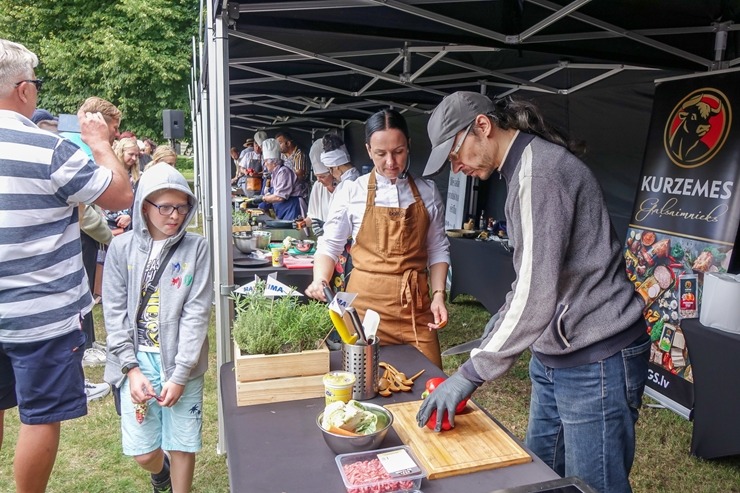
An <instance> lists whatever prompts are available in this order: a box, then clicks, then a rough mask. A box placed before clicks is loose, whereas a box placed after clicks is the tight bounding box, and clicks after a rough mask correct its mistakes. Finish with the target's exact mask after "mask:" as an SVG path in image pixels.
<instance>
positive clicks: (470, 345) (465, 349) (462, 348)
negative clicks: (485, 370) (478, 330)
mask: <svg viewBox="0 0 740 493" xmlns="http://www.w3.org/2000/svg"><path fill="white" fill-rule="evenodd" d="M482 342H483V338H482V337H479V338H478V339H473V340H472V341H468V342H463V343H462V344H458V345H457V346H452V347H451V348H449V349H445V350H444V351H442V356H452V355H453V354H463V353H469V352H470V351H472V350H473V349H475V348H477V347H480V345H481V343H482Z"/></svg>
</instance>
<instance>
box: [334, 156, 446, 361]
mask: <svg viewBox="0 0 740 493" xmlns="http://www.w3.org/2000/svg"><path fill="white" fill-rule="evenodd" d="M409 186H410V187H411V192H412V193H413V195H414V203H412V204H411V205H409V207H408V208H406V209H402V208H398V207H378V206H376V205H375V190H376V188H377V182H376V180H375V172H374V171H373V172H371V173H370V181H369V182H368V187H367V202H366V204H365V216H364V217H363V219H362V225H361V226H360V230H359V231H358V233H357V238H355V243H354V245H352V262H353V269H352V275H351V276H349V278H350V279H349V284H348V286H347V291H348V292H350V293H357V298H355V301H354V302H353V303H352V306H354V307H355V308H356V309H357V311H358V312H359V313H360V316H362V317H364V315H365V310H366V309H368V308H372V309H373V310H375V311H376V312H378V313H379V314H380V326H379V328H378V335H379V337H380V343H381V345H389V344H412V345H414V346H415V347H416V348H417V349H418V350H419V351H421V352H422V353H424V355H425V356H426V357H427V358H429V359H430V360H432V362H433V363H434V364H436V365H437V366H439V367H440V368H441V367H442V357H441V355H440V350H439V339H438V338H437V332H436V331H434V330H429V327H427V324H428V323H430V322H434V316H433V315H432V312H431V311H430V309H429V305H430V303H431V300H430V298H429V283H428V271H427V261H428V255H427V244H426V239H427V231H428V230H429V214H428V213H427V210H426V207H425V206H424V202H423V201H422V200H421V196H420V195H419V190H418V189H417V188H416V184H415V183H414V180H413V179H412V178H411V177H409Z"/></svg>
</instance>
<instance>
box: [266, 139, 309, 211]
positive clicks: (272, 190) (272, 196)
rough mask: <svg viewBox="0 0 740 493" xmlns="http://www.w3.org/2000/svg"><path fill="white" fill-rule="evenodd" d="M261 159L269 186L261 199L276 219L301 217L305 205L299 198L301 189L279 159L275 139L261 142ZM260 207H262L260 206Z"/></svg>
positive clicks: (294, 177) (278, 149)
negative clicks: (267, 175) (271, 210)
mask: <svg viewBox="0 0 740 493" xmlns="http://www.w3.org/2000/svg"><path fill="white" fill-rule="evenodd" d="M262 158H263V160H264V164H265V168H267V171H268V172H269V173H270V176H271V178H270V186H269V187H268V188H266V189H265V195H264V196H263V197H262V200H263V203H266V204H268V205H270V206H272V208H273V209H274V210H275V216H276V217H277V219H284V220H288V221H292V220H293V219H296V218H299V217H303V216H304V215H305V214H304V212H305V210H306V203H305V201H304V200H303V197H301V188H300V185H299V183H298V177H297V176H296V174H295V172H294V171H293V170H292V169H290V168H289V167H287V166H285V165H284V164H283V159H282V158H281V157H280V144H278V141H277V140H275V139H266V140H264V141H263V142H262ZM260 207H263V205H262V204H261V205H260Z"/></svg>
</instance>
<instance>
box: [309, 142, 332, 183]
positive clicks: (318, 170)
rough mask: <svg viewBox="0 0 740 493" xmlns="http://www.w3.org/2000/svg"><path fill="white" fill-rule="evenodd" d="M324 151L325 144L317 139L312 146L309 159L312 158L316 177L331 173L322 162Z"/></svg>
mask: <svg viewBox="0 0 740 493" xmlns="http://www.w3.org/2000/svg"><path fill="white" fill-rule="evenodd" d="M323 150H324V144H323V142H322V141H321V139H316V140H315V141H314V142H313V144H312V145H311V150H310V151H308V157H310V158H311V166H312V167H313V173H314V174H315V175H323V174H324V173H328V172H329V168H327V167H326V166H324V164H323V163H322V162H321V153H322V152H323Z"/></svg>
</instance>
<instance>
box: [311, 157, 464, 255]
mask: <svg viewBox="0 0 740 493" xmlns="http://www.w3.org/2000/svg"><path fill="white" fill-rule="evenodd" d="M372 173H375V179H376V181H377V189H376V190H375V205H376V206H380V207H400V208H404V209H406V208H408V206H409V205H411V204H412V203H413V202H414V195H413V193H412V192H411V187H409V181H408V179H401V178H398V179H396V183H395V184H393V183H391V181H390V180H389V179H388V178H386V177H384V176H382V175H379V174H378V173H376V172H375V170H373V171H372ZM369 180H370V173H367V174H365V175H362V176H361V177H359V178H358V179H357V180H355V181H344V182H342V186H341V187H340V188H339V189H338V190H335V191H334V193H333V194H332V195H333V196H332V200H331V206H330V208H329V215H328V217H327V219H326V222H325V223H324V234H323V236H321V237H319V240H318V244H317V245H316V253H317V254H318V253H321V254H324V255H327V256H328V257H331V258H332V259H334V260H335V261H336V260H337V259H338V256H339V254H341V253H342V252H343V251H344V246H345V244H346V243H347V238H349V237H350V236H351V237H353V238H356V237H357V233H358V231H359V230H360V226H361V225H362V219H363V217H364V215H365V203H366V201H367V185H368V181H369ZM414 183H415V184H416V188H418V189H419V195H421V199H422V201H423V202H424V206H425V207H426V209H427V212H428V213H429V231H427V252H428V255H429V260H428V263H429V265H434V264H437V263H439V262H446V263H448V264H449V263H450V242H449V240H448V239H447V235H446V234H445V228H444V215H445V208H444V204H443V203H442V196H441V195H440V194H439V191H438V190H437V186H436V185H435V184H434V182H433V181H431V180H425V179H423V178H414Z"/></svg>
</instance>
